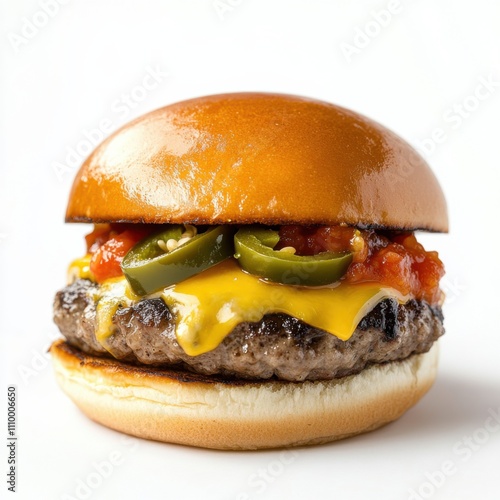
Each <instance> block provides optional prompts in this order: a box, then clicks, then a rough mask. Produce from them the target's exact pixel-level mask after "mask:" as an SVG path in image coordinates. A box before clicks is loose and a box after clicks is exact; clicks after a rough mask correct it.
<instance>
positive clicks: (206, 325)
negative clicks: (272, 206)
mask: <svg viewBox="0 0 500 500" xmlns="http://www.w3.org/2000/svg"><path fill="white" fill-rule="evenodd" d="M161 297H162V298H163V300H164V301H165V303H166V304H167V306H168V307H169V308H170V311H171V312H172V313H173V315H174V317H175V322H176V335H177V341H178V342H179V344H180V346H181V347H182V348H183V349H184V351H185V352H186V354H188V355H190V356H198V355H200V354H203V353H205V352H208V351H211V350H212V349H215V348H216V347H217V346H218V345H219V344H220V343H221V342H222V341H223V340H224V338H225V337H226V336H227V335H229V333H230V332H231V330H232V329H233V328H234V327H235V326H236V325H237V324H238V323H241V322H244V321H251V322H254V321H259V320H261V319H262V318H263V316H264V315H265V314H268V313H285V314H288V315H290V316H294V317H296V318H298V319H300V320H302V321H304V322H305V323H308V324H309V325H311V326H314V327H316V328H320V329H322V330H325V331H327V332H328V333H331V334H332V335H335V336H336V337H338V338H339V339H342V340H348V339H349V338H350V337H351V336H352V334H353V333H354V330H355V329H356V327H357V325H358V323H359V322H360V321H361V319H362V318H363V316H365V315H366V314H367V313H368V312H370V311H371V310H372V309H373V308H374V307H375V306H376V305H377V304H378V303H379V302H380V301H381V300H383V299H386V298H395V299H396V300H398V301H399V302H400V303H404V302H406V301H407V300H408V297H405V296H403V295H401V294H400V293H399V292H398V291H396V290H394V289H393V288H390V287H385V286H381V285H380V284H377V283H358V284H346V283H340V284H337V286H332V287H321V288H311V287H294V286H287V285H281V284H277V283H270V282H267V281H264V280H262V279H259V278H257V277H256V276H253V275H251V274H248V273H246V272H244V271H242V270H241V268H240V267H239V266H238V264H237V263H236V261H234V260H233V259H229V260H226V261H224V262H222V263H220V264H218V265H217V266H214V267H212V268H210V269H208V270H206V271H204V272H203V273H200V274H198V275H196V276H193V277H192V278H189V279H187V280H185V281H182V282H181V283H177V284H176V285H174V286H172V287H171V288H168V289H165V290H164V291H163V293H162V294H161Z"/></svg>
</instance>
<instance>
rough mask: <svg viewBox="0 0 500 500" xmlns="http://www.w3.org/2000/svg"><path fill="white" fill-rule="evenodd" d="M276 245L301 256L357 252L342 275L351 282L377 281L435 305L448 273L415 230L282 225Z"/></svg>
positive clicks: (436, 255) (435, 253)
mask: <svg viewBox="0 0 500 500" xmlns="http://www.w3.org/2000/svg"><path fill="white" fill-rule="evenodd" d="M279 234H280V241H279V243H278V246H277V247H276V248H283V247H287V246H291V247H294V248H295V250H296V253H297V255H314V254H317V253H320V252H326V251H332V252H342V251H350V252H353V260H352V263H351V265H350V266H349V268H348V270H347V273H346V274H345V276H344V277H343V278H342V280H343V281H346V282H348V283H360V282H364V281H377V282H379V283H382V284H384V285H387V286H390V287H393V288H395V289H396V290H398V291H399V292H401V293H403V294H405V295H406V294H412V295H413V296H414V297H415V298H417V299H422V300H426V301H427V302H429V303H431V304H435V303H438V302H439V301H440V299H441V291H440V290H439V280H440V279H441V278H442V277H443V275H444V266H443V263H442V262H441V261H440V260H439V257H438V254H437V252H427V251H426V250H425V249H424V247H423V246H422V245H421V244H420V243H418V241H417V239H416V238H415V235H414V234H413V233H411V232H394V231H393V232H390V231H380V232H378V231H374V230H358V229H355V228H352V227H347V226H326V227H319V228H317V227H304V226H282V227H281V228H280V232H279Z"/></svg>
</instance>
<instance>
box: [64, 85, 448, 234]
mask: <svg viewBox="0 0 500 500" xmlns="http://www.w3.org/2000/svg"><path fill="white" fill-rule="evenodd" d="M66 220H67V221H70V222H82V221H84V222H110V221H115V222H147V223H187V222H190V223H195V224H196V223H197V224H223V223H236V224H247V223H263V224H294V223H296V224H327V225H332V224H341V223H345V224H349V225H356V226H359V227H382V228H391V229H426V230H430V231H447V230H448V217H447V210H446V202H445V199H444V196H443V192H442V190H441V188H440V186H439V184H438V182H437V180H436V178H435V177H434V174H433V173H432V171H431V170H430V168H429V166H428V165H427V163H426V162H425V160H424V159H423V158H422V157H421V156H420V155H419V154H418V153H417V152H416V151H415V150H414V149H413V148H412V147H411V146H410V145H409V144H408V143H406V142H405V141H403V140H402V139H401V138H400V137H398V136H397V135H396V134H394V133H393V132H391V131H390V130H388V129H386V128H385V127H383V126H382V125H380V124H378V123H376V122H374V121H372V120H370V119H368V118H366V117H364V116H362V115H359V114H358V113H355V112H353V111H350V110H348V109H345V108H341V107H339V106H335V105H333V104H329V103H325V102H322V101H317V100H314V99H308V98H304V97H297V96H290V95H280V94H266V93H239V94H222V95H214V96H208V97H200V98H197V99H191V100H189V101H184V102H180V103H177V104H172V105H170V106H167V107H164V108H161V109H158V110H156V111H152V112H151V113H148V114H146V115H144V116H142V117H140V118H138V119H136V120H134V121H133V122H131V123H129V124H127V125H125V126H124V127H122V128H121V129H120V130H118V131H117V132H115V133H114V134H113V135H112V136H111V137H109V138H108V139H107V140H105V141H104V142H103V143H102V144H101V145H100V146H98V147H97V149H96V150H95V151H94V152H93V153H92V154H91V155H90V157H89V158H88V159H87V160H86V161H85V163H84V164H83V165H82V167H81V169H80V171H79V172H78V174H77V176H76V179H75V181H74V184H73V188H72V191H71V194H70V199H69V204H68V208H67V212H66Z"/></svg>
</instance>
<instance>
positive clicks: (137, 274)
mask: <svg viewBox="0 0 500 500" xmlns="http://www.w3.org/2000/svg"><path fill="white" fill-rule="evenodd" d="M182 231H183V228H182V226H172V227H170V228H169V229H167V230H166V231H164V232H162V233H157V234H154V235H153V236H149V237H148V238H146V239H144V240H142V241H140V242H139V243H137V245H135V246H134V247H133V248H132V249H131V250H130V251H129V252H128V253H127V255H125V257H124V258H123V261H122V264H121V266H122V270H123V274H125V277H126V278H127V280H128V282H129V283H130V286H131V287H132V290H133V291H134V292H135V293H136V294H137V295H147V294H150V293H153V292H156V291H158V290H160V289H161V288H165V287H167V286H170V285H173V284H175V283H178V282H179V281H183V280H185V279H187V278H189V277H190V276H193V275H195V274H198V273H201V272H202V271H204V270H205V269H208V268H209V267H211V266H214V265H215V264H218V263H219V262H221V261H223V260H224V259H227V258H228V257H231V255H232V254H233V252H234V247H233V234H234V232H233V230H232V229H231V228H230V227H229V226H216V227H213V228H209V229H208V230H207V231H205V232H204V233H201V234H197V235H194V233H191V234H190V235H189V237H188V238H181V235H182ZM179 238H181V239H180V240H179Z"/></svg>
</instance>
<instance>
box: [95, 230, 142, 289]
mask: <svg viewBox="0 0 500 500" xmlns="http://www.w3.org/2000/svg"><path fill="white" fill-rule="evenodd" d="M150 232H151V230H150V229H148V228H147V226H144V225H139V224H97V225H96V226H95V228H94V231H92V233H90V234H88V235H87V236H85V241H86V243H87V252H88V253H90V254H91V255H92V257H91V259H90V271H91V272H92V274H93V275H94V277H95V279H96V281H97V282H98V283H102V282H103V281H105V280H107V279H109V278H117V277H118V276H122V275H123V272H122V269H121V267H120V264H121V262H122V260H123V257H125V255H126V254H127V252H128V251H129V250H130V249H131V248H132V247H133V246H134V245H135V244H136V243H138V242H139V241H140V240H142V239H143V238H145V237H146V236H147V235H148V234H149V233H150Z"/></svg>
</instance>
